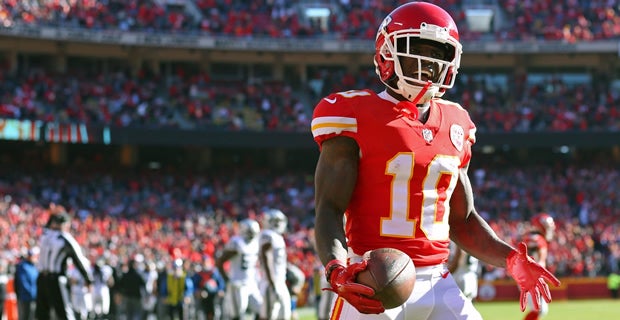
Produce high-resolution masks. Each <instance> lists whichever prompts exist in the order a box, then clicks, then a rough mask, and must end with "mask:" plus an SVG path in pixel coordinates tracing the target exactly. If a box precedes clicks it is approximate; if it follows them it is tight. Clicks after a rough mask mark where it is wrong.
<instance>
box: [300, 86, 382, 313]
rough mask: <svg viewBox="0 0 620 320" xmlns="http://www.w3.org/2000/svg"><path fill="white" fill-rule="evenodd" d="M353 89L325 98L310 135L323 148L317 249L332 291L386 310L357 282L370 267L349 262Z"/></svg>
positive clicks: (368, 309)
mask: <svg viewBox="0 0 620 320" xmlns="http://www.w3.org/2000/svg"><path fill="white" fill-rule="evenodd" d="M349 93H353V95H351V94H348V95H340V94H335V95H332V96H330V97H328V98H326V99H323V100H322V101H321V102H320V103H319V105H318V106H317V107H316V108H315V111H314V115H313V120H312V134H313V135H314V138H315V140H316V141H317V143H319V145H320V147H321V154H320V155H319V160H318V162H317V166H316V170H315V177H314V179H315V210H316V217H315V233H316V234H317V236H316V237H315V239H316V250H317V252H318V255H319V258H320V259H321V262H322V263H323V264H324V265H325V275H326V278H327V281H328V282H329V283H330V286H331V288H329V290H331V291H334V292H336V293H337V294H338V295H339V296H340V297H341V298H343V299H345V300H347V301H348V302H349V303H350V304H351V305H353V306H354V307H355V308H356V309H357V310H359V311H360V312H362V313H382V312H383V311H384V310H385V309H384V308H383V305H382V304H381V302H380V301H378V300H375V299H372V298H370V297H371V296H373V295H374V290H373V289H372V288H370V287H367V286H364V285H361V284H358V283H355V278H356V274H357V273H359V272H361V271H362V270H364V269H365V268H366V264H365V261H363V262H362V263H355V264H352V265H347V264H346V261H347V244H346V236H345V232H344V213H345V211H346V209H347V206H348V204H349V201H350V200H351V195H352V194H353V190H354V189H355V184H356V182H357V170H358V165H359V151H360V150H359V146H358V144H357V142H356V141H355V140H354V136H355V133H356V132H357V119H356V118H355V116H354V114H353V112H352V108H351V105H350V103H348V101H350V100H348V99H352V97H354V96H355V93H356V92H349ZM360 94H365V93H363V92H360ZM342 100H344V103H343V102H340V103H337V101H342Z"/></svg>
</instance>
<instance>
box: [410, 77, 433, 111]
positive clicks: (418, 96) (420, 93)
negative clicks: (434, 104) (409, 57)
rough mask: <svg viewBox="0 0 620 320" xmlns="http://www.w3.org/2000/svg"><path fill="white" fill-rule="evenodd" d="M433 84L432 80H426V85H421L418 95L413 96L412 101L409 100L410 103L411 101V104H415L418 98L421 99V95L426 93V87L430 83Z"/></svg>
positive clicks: (429, 85) (428, 86)
mask: <svg viewBox="0 0 620 320" xmlns="http://www.w3.org/2000/svg"><path fill="white" fill-rule="evenodd" d="M432 84H433V82H432V81H430V80H429V81H426V85H424V87H422V90H420V92H418V95H416V96H415V98H413V101H411V103H413V105H417V104H418V101H420V99H422V97H423V96H424V95H425V94H426V91H428V88H430V87H431V85H432Z"/></svg>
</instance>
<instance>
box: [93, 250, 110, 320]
mask: <svg viewBox="0 0 620 320" xmlns="http://www.w3.org/2000/svg"><path fill="white" fill-rule="evenodd" d="M92 274H93V286H92V297H93V316H94V318H95V319H107V318H108V316H109V314H110V304H111V300H112V295H111V294H110V288H111V287H113V286H114V285H115V283H114V270H113V269H112V267H111V266H109V265H108V264H106V262H105V259H104V258H103V257H99V258H98V259H96V262H95V264H94V265H93V268H92Z"/></svg>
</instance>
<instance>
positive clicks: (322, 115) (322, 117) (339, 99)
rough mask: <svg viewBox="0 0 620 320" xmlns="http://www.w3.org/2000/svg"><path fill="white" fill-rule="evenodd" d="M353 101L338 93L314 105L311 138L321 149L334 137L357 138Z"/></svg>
mask: <svg viewBox="0 0 620 320" xmlns="http://www.w3.org/2000/svg"><path fill="white" fill-rule="evenodd" d="M351 100H353V99H351V98H347V97H346V96H343V95H341V94H340V93H334V94H331V95H329V96H327V97H325V98H323V99H321V101H320V102H319V103H318V104H317V105H316V107H315V108H314V112H313V115H312V127H311V130H312V136H313V137H314V141H316V143H317V144H318V145H319V147H321V145H322V144H323V142H324V141H325V140H327V139H330V138H333V137H336V136H347V137H351V138H353V139H355V137H356V136H357V118H356V116H355V112H354V109H353V105H352V101H351Z"/></svg>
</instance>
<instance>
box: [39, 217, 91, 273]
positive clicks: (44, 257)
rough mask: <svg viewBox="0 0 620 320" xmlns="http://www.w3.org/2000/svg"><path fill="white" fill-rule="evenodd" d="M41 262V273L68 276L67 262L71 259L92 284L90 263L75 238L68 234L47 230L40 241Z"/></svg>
mask: <svg viewBox="0 0 620 320" xmlns="http://www.w3.org/2000/svg"><path fill="white" fill-rule="evenodd" d="M39 248H40V252H39V262H38V265H37V268H38V270H39V272H40V273H42V274H46V273H51V274H60V275H66V272H67V260H68V259H69V258H71V260H72V261H73V264H74V265H75V266H76V268H78V270H79V271H80V273H81V274H82V276H83V277H84V279H87V281H88V282H89V283H92V276H91V275H90V273H89V272H88V270H90V262H89V261H88V259H87V258H86V257H85V256H84V254H83V253H82V249H81V247H80V245H79V244H78V242H77V240H75V238H74V237H73V236H72V235H71V234H69V233H66V232H61V231H58V230H51V229H45V230H44V231H43V235H42V236H41V238H40V240H39Z"/></svg>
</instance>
